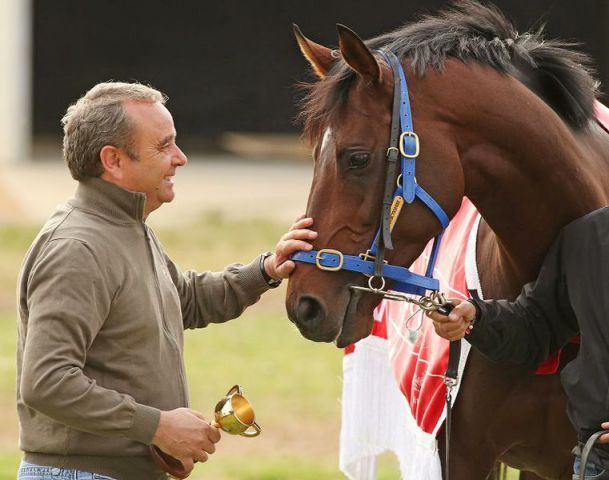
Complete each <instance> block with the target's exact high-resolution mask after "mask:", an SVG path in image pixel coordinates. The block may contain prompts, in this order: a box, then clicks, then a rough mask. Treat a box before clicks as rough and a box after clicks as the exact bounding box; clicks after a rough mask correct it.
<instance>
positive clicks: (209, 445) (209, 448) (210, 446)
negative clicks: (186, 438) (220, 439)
mask: <svg viewBox="0 0 609 480" xmlns="http://www.w3.org/2000/svg"><path fill="white" fill-rule="evenodd" d="M202 448H203V451H204V452H206V453H208V454H210V455H211V454H212V453H214V452H215V451H216V446H215V445H214V443H213V442H212V441H211V440H209V439H206V440H205V441H204V442H203V445H202Z"/></svg>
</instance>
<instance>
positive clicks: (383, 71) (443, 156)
mask: <svg viewBox="0 0 609 480" xmlns="http://www.w3.org/2000/svg"><path fill="white" fill-rule="evenodd" d="M338 33H339V49H338V50H331V49H328V48H326V47H323V46H321V45H319V44H316V43H314V42H312V41H311V40H309V39H307V38H306V37H304V36H303V35H302V33H300V31H299V30H298V28H297V27H295V34H296V38H297V40H298V44H299V46H300V49H301V51H302V53H303V54H304V56H305V57H306V59H307V60H308V61H309V63H310V64H311V66H312V67H313V69H314V71H315V72H316V74H317V76H318V77H319V80H318V82H317V83H315V84H314V85H312V86H311V88H310V91H309V94H308V97H307V98H306V99H305V102H304V107H303V116H304V118H305V132H306V133H307V134H308V135H309V137H310V138H311V140H312V143H313V145H314V160H315V167H314V177H313V184H312V186H311V191H310V195H309V201H308V206H307V215H308V216H310V217H313V218H314V220H315V227H314V228H315V230H317V231H318V232H319V236H318V238H317V240H316V241H315V243H314V247H315V249H322V248H323V249H335V250H338V251H340V252H343V253H345V254H350V255H358V254H359V253H363V252H366V250H367V249H368V248H369V247H370V245H371V243H372V240H373V238H374V235H375V233H376V231H377V229H378V227H379V222H380V216H381V208H382V197H383V191H384V185H385V177H386V174H387V151H388V146H389V138H390V126H391V119H392V102H393V87H394V81H393V74H392V71H391V70H390V68H389V66H388V65H387V64H386V63H385V61H384V60H382V59H381V58H380V55H379V54H378V53H376V52H374V53H373V51H372V50H370V49H369V48H368V46H366V44H364V42H362V40H361V39H360V38H359V37H358V36H357V35H356V34H355V33H353V32H352V31H351V30H349V29H347V28H346V27H343V26H338ZM435 74H436V75H438V73H437V72H436V73H435ZM407 75H408V86H409V89H410V98H411V104H412V110H413V115H414V129H415V131H416V133H417V134H418V136H419V138H420V145H421V150H420V155H419V157H418V160H417V164H416V180H417V182H418V183H419V184H420V185H421V186H423V187H424V188H425V190H427V192H429V193H430V194H431V195H432V196H433V197H434V198H435V200H436V201H437V202H438V203H439V204H440V205H441V206H442V208H443V209H444V211H445V212H446V213H447V214H448V215H449V216H452V215H454V213H455V212H456V211H457V209H458V207H459V205H460V202H461V198H462V196H463V190H464V186H463V183H464V181H463V173H462V170H461V165H460V161H459V155H458V149H457V143H456V141H455V138H454V135H452V133H453V132H452V131H450V129H447V127H446V122H444V121H443V120H444V119H443V118H441V117H440V114H439V109H438V105H437V100H436V102H435V103H434V97H435V95H434V93H433V89H431V88H429V87H427V88H426V85H425V78H424V77H415V76H412V75H409V70H407ZM440 111H441V110H440ZM396 181H397V174H396V178H394V179H392V182H393V184H394V185H395V182H396ZM441 228H442V227H441V225H440V223H439V221H438V219H437V218H436V217H435V216H434V214H433V213H432V212H431V211H430V210H429V209H428V207H426V206H424V205H423V204H422V203H421V202H420V201H418V200H416V199H415V200H414V202H413V203H411V204H407V205H405V206H404V207H403V209H402V212H401V214H400V215H399V217H398V219H397V223H396V225H395V228H394V230H393V233H392V238H393V243H394V249H393V250H390V251H387V254H386V259H387V260H388V261H389V262H390V263H391V264H393V265H401V266H409V265H410V264H411V263H412V262H413V261H414V260H415V259H416V257H417V256H418V255H419V254H420V253H421V252H422V250H423V249H424V247H425V245H426V244H427V242H428V241H429V240H430V239H431V238H433V237H434V236H435V235H437V234H438V233H439V232H440V231H441ZM366 284H367V279H366V277H365V276H364V275H362V274H359V273H352V272H346V271H339V272H329V271H324V270H320V269H318V268H316V266H315V265H307V264H298V267H297V269H296V270H295V272H294V274H293V275H292V276H291V278H290V282H289V287H288V293H287V301H286V306H287V310H288V315H289V317H290V319H291V320H292V321H293V322H294V323H295V324H296V325H297V326H298V328H299V330H300V332H301V333H302V334H303V335H304V336H305V337H307V338H309V339H311V340H315V341H325V342H330V341H336V344H337V346H339V347H344V346H346V345H348V344H350V343H352V342H355V341H357V340H359V339H361V338H363V337H366V336H367V335H368V334H369V333H370V330H371V328H372V322H373V318H372V311H373V309H374V307H375V306H376V305H377V304H378V303H379V301H380V297H379V296H376V295H369V294H363V295H359V294H354V293H353V290H351V289H350V288H349V286H351V285H360V286H362V285H366Z"/></svg>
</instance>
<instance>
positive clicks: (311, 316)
mask: <svg viewBox="0 0 609 480" xmlns="http://www.w3.org/2000/svg"><path fill="white" fill-rule="evenodd" d="M296 315H297V318H298V321H299V323H301V324H302V325H303V326H306V327H307V328H311V329H314V328H316V327H318V326H319V324H320V322H321V317H322V316H323V311H322V307H321V305H320V304H319V302H318V301H317V300H315V299H314V298H311V297H302V298H301V299H300V301H299V302H298V308H297V310H296Z"/></svg>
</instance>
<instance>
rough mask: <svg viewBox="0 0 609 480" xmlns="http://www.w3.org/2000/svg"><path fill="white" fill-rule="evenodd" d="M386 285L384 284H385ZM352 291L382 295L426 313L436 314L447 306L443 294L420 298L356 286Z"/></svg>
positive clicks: (351, 287) (438, 293) (437, 293)
mask: <svg viewBox="0 0 609 480" xmlns="http://www.w3.org/2000/svg"><path fill="white" fill-rule="evenodd" d="M383 283H384V282H383ZM349 288H350V289H352V290H359V291H363V292H367V293H372V294H374V295H381V296H382V297H383V298H384V299H386V300H393V301H396V302H408V303H412V304H414V305H416V306H417V307H419V308H420V309H421V310H423V311H424V312H435V311H436V310H439V309H440V308H442V306H443V305H445V304H446V297H445V296H444V294H443V293H441V292H431V293H430V294H429V295H424V296H422V297H419V298H414V297H409V296H408V295H406V294H404V293H400V292H389V291H387V290H383V289H382V288H378V289H377V288H369V287H368V288H367V287H358V286H356V285H351V286H350V287H349Z"/></svg>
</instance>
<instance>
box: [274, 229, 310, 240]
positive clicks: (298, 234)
mask: <svg viewBox="0 0 609 480" xmlns="http://www.w3.org/2000/svg"><path fill="white" fill-rule="evenodd" d="M292 238H296V239H299V240H313V239H315V238H317V232H315V231H313V230H309V229H308V228H297V229H295V230H290V231H289V232H288V233H286V234H285V235H284V236H283V237H281V240H290V239H292Z"/></svg>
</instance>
